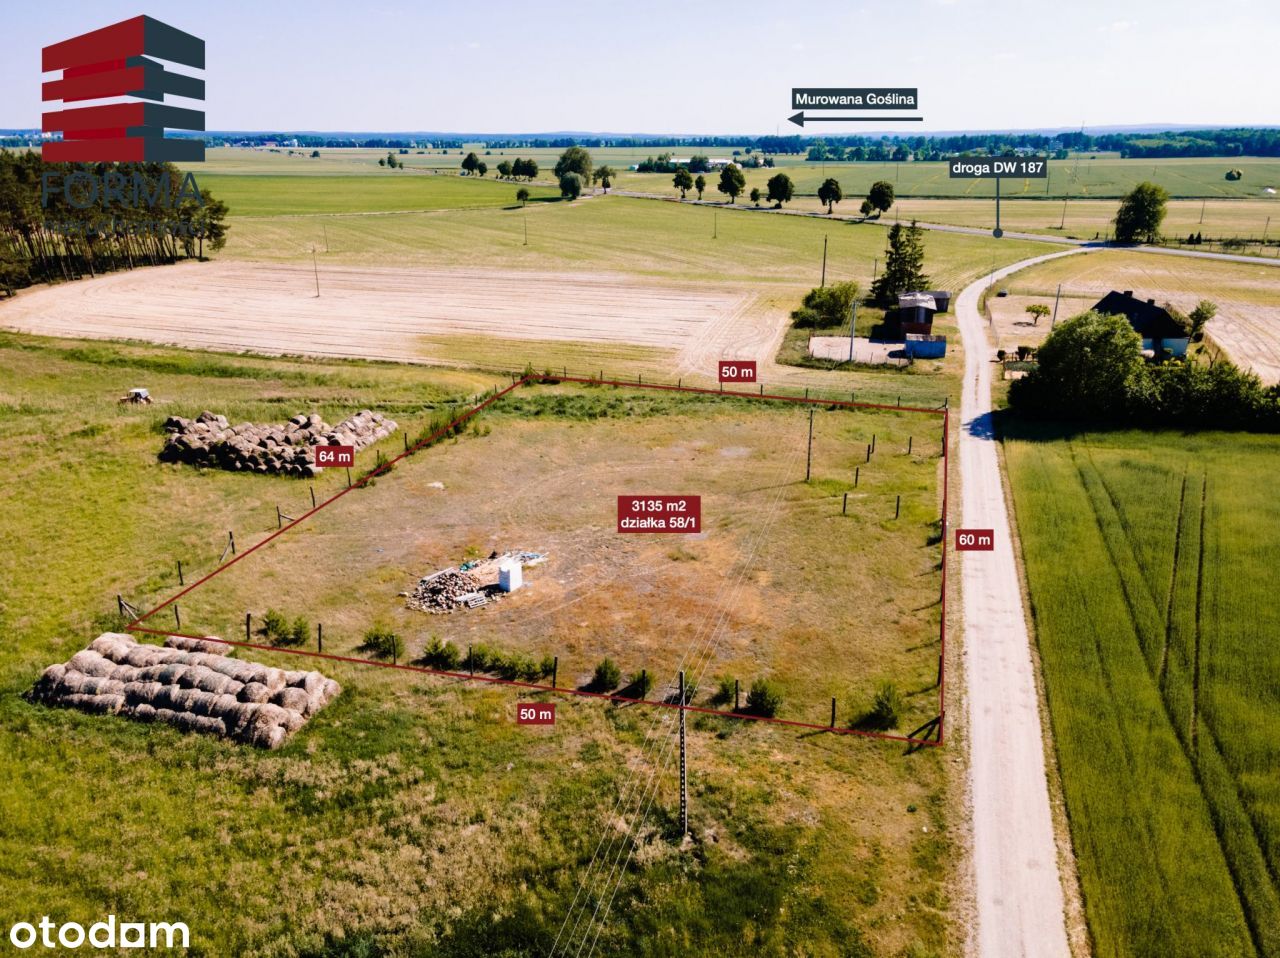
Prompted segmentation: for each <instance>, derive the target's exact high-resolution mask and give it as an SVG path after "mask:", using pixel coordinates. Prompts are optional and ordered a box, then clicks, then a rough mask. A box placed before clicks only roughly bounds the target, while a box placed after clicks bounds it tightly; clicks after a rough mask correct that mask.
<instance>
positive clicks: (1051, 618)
mask: <svg viewBox="0 0 1280 958" xmlns="http://www.w3.org/2000/svg"><path fill="white" fill-rule="evenodd" d="M1005 453H1006V457H1007V462H1008V468H1009V475H1010V477H1011V480H1012V493H1013V500H1014V504H1015V507H1016V513H1017V521H1018V526H1019V530H1020V534H1021V538H1022V544H1023V553H1024V557H1025V562H1026V572H1027V580H1028V584H1029V589H1030V601H1031V610H1032V614H1033V616H1034V620H1035V626H1036V632H1037V634H1038V639H1039V650H1040V659H1041V663H1042V669H1043V676H1044V683H1045V690H1046V695H1047V698H1048V704H1049V711H1050V716H1051V719H1052V727H1053V737H1054V741H1055V744H1056V747H1057V752H1058V761H1059V764H1060V767H1061V771H1062V782H1063V792H1064V794H1065V798H1066V806H1067V816H1068V819H1069V821H1070V826H1071V835H1072V839H1073V842H1074V845H1075V854H1076V862H1077V865H1078V867H1079V872H1080V879H1081V885H1082V887H1083V891H1084V899H1085V910H1086V914H1087V917H1088V922H1089V930H1090V933H1091V937H1092V939H1093V943H1094V953H1095V954H1097V955H1107V956H1148V955H1162V956H1169V958H1178V956H1186V958H1206V956H1223V958H1226V956H1241V955H1258V956H1263V958H1272V956H1276V955H1280V882H1278V881H1277V876H1278V875H1280V778H1278V777H1277V775H1276V769H1277V768H1280V743H1278V741H1277V726H1276V718H1275V717H1276V713H1277V708H1278V707H1280V683H1277V681H1276V676H1277V671H1278V669H1280V648H1278V647H1277V646H1276V644H1275V641H1274V637H1275V635H1276V634H1277V630H1280V618H1278V617H1277V605H1276V602H1275V596H1274V590H1273V580H1274V571H1275V569H1276V568H1277V566H1280V509H1278V508H1277V499H1276V497H1275V495H1274V494H1273V492H1272V489H1271V484H1270V479H1269V477H1270V475H1271V473H1272V472H1273V467H1274V463H1275V462H1276V458H1277V454H1278V453H1280V441H1277V440H1276V438H1275V437H1269V436H1248V435H1239V434H1215V433H1201V434H1198V435H1194V436H1186V435H1178V434H1174V433H1159V434H1150V433H1138V432H1113V433H1088V434H1080V435H1073V436H1061V435H1055V434H1054V433H1053V432H1052V431H1050V430H1044V429H1034V430H1033V429H1030V428H1027V429H1017V428H1016V427H1015V431H1014V434H1013V435H1011V436H1009V437H1008V438H1007V440H1006V442H1005Z"/></svg>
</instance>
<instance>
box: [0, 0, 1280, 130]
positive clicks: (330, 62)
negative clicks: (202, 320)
mask: <svg viewBox="0 0 1280 958" xmlns="http://www.w3.org/2000/svg"><path fill="white" fill-rule="evenodd" d="M8 7H9V9H7V10H6V11H5V12H4V13H3V14H2V15H0V22H3V23H4V25H5V31H4V49H5V54H4V56H3V57H0V127H3V128H15V127H16V128H30V127H38V126H39V123H40V113H41V106H42V104H41V103H40V80H41V79H42V74H41V73H40V50H41V48H42V47H43V46H46V45H48V44H51V43H55V42H57V41H59V40H63V39H66V38H67V37H70V36H75V35H77V34H80V33H84V32H87V31H89V30H92V29H96V28H97V27H100V26H105V25H107V24H110V23H115V22H117V21H119V20H123V19H127V18H129V17H133V16H137V15H138V14H140V13H146V14H150V15H151V16H153V17H156V18H157V19H159V20H163V21H165V22H166V23H169V24H171V25H172V26H175V27H178V28H179V29H182V30H185V31H187V32H189V33H194V34H196V35H197V36H200V37H202V38H204V40H205V41H206V45H207V66H206V70H205V73H204V78H205V81H206V90H207V94H206V97H207V98H206V102H205V105H204V106H205V110H206V123H207V126H208V128H209V129H211V130H353V131H448V132H492V133H498V132H509V133H533V132H548V131H557V130H578V131H596V132H623V133H702V134H729V133H746V134H762V133H773V132H782V133H788V132H799V129H798V128H797V127H796V126H793V125H792V124H790V123H788V122H787V117H788V116H790V115H791V114H792V113H793V112H794V111H793V110H791V109H790V108H789V107H790V91H791V88H792V87H793V86H827V87H855V86H864V87H867V86H883V87H915V88H917V89H918V90H919V96H920V111H919V113H920V115H922V116H923V117H924V122H923V123H899V124H884V123H876V124H852V123H845V124H822V123H818V124H808V125H806V127H805V132H806V133H812V134H817V135H821V134H822V133H825V132H832V133H836V132H838V133H847V132H863V131H867V130H892V131H901V132H927V131H931V130H990V129H1028V128H1053V127H1073V128H1079V127H1080V126H1081V125H1085V126H1088V127H1099V126H1114V125H1128V124H1147V123H1154V124H1169V125H1171V126H1177V125H1179V124H1214V125H1243V124H1252V125H1262V124H1276V123H1280V109H1278V107H1280V102H1278V98H1277V93H1280V80H1277V78H1276V73H1275V67H1274V59H1273V58H1274V55H1275V51H1276V50H1277V49H1280V10H1278V9H1277V7H1276V6H1275V4H1274V2H1273V0H1218V2H1215V3H1205V2H1203V0H1195V2H1191V0H1071V2H1069V3H1052V4H1051V3H1047V2H1045V0H862V2H858V0H854V2H832V0H825V2H806V0H791V2H788V3H779V2H776V0H775V2H769V3H765V2H757V0H720V2H712V3H706V4H693V3H688V2H684V3H673V2H666V0H650V2H644V0H640V2H631V3H607V4H602V5H601V4H592V3H582V2H579V3H575V4H571V5H570V4H560V3H556V2H552V3H546V2H543V3H536V4H534V3H513V2H508V0H482V2H472V3H468V2H465V0H450V2H445V0H418V2H413V3H410V2H403V3H391V2H382V0H368V2H363V3H351V2H350V0H346V2H332V0H310V2H305V3H304V2H296V0H257V2H243V0H218V2H215V3H203V4H173V3H168V4H155V5H153V6H150V7H148V6H146V5H144V3H143V0H124V2H120V0H92V2H83V0H67V2H59V0H48V2H44V3H34V4H33V3H26V4H12V5H8ZM1250 51H1254V52H1253V53H1252V54H1251V53H1250ZM178 105H187V104H183V103H182V102H181V101H178ZM55 106H56V104H55Z"/></svg>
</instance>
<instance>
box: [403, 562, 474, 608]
mask: <svg viewBox="0 0 1280 958" xmlns="http://www.w3.org/2000/svg"><path fill="white" fill-rule="evenodd" d="M479 590H480V580H479V579H477V578H476V577H475V576H473V575H471V574H470V573H468V572H461V571H459V570H458V569H445V570H444V571H443V572H437V573H435V574H434V575H429V576H427V577H425V578H423V579H419V580H418V584H417V585H415V586H414V587H413V591H411V592H410V593H409V595H408V601H407V602H406V603H405V604H406V605H408V607H409V608H411V609H417V610H418V611H419V612H452V611H453V610H454V609H459V608H462V606H464V605H465V604H466V597H467V596H470V595H474V594H475V593H476V592H478V591H479Z"/></svg>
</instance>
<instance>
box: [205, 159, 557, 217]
mask: <svg viewBox="0 0 1280 958" xmlns="http://www.w3.org/2000/svg"><path fill="white" fill-rule="evenodd" d="M196 178H197V179H198V180H199V182H200V187H201V189H207V190H209V191H210V192H212V193H213V195H214V196H216V197H217V198H218V199H220V200H222V201H223V202H224V203H226V204H227V206H228V207H230V209H231V211H232V212H233V214H234V215H235V216H236V217H246V216H316V215H324V214H329V215H332V214H338V213H350V212H352V211H359V212H362V213H386V212H391V211H404V210H452V209H467V208H488V207H503V206H516V205H517V202H516V190H517V189H519V188H520V186H517V185H516V184H514V183H500V182H498V181H496V180H492V179H488V178H486V179H481V178H479V177H470V176H468V177H461V176H422V175H412V174H407V173H402V172H399V171H397V172H394V173H393V172H391V171H389V170H387V171H383V172H382V175H381V176H332V175H322V176H314V175H313V176H304V175H299V174H297V173H295V172H292V171H291V172H289V173H280V174H256V175H245V174H234V173H231V174H229V173H206V172H204V171H203V170H198V171H196ZM525 188H526V189H528V190H529V192H530V194H531V197H530V200H531V202H537V201H543V200H549V199H556V200H558V199H559V196H560V191H559V190H557V189H553V188H551V187H547V186H536V185H526V186H525Z"/></svg>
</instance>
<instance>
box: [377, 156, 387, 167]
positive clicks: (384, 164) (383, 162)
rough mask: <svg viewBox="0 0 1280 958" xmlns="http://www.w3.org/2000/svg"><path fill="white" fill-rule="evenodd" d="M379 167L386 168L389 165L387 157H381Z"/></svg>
mask: <svg viewBox="0 0 1280 958" xmlns="http://www.w3.org/2000/svg"><path fill="white" fill-rule="evenodd" d="M378 165H379V166H386V165H387V158H386V157H385V156H380V157H378Z"/></svg>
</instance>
